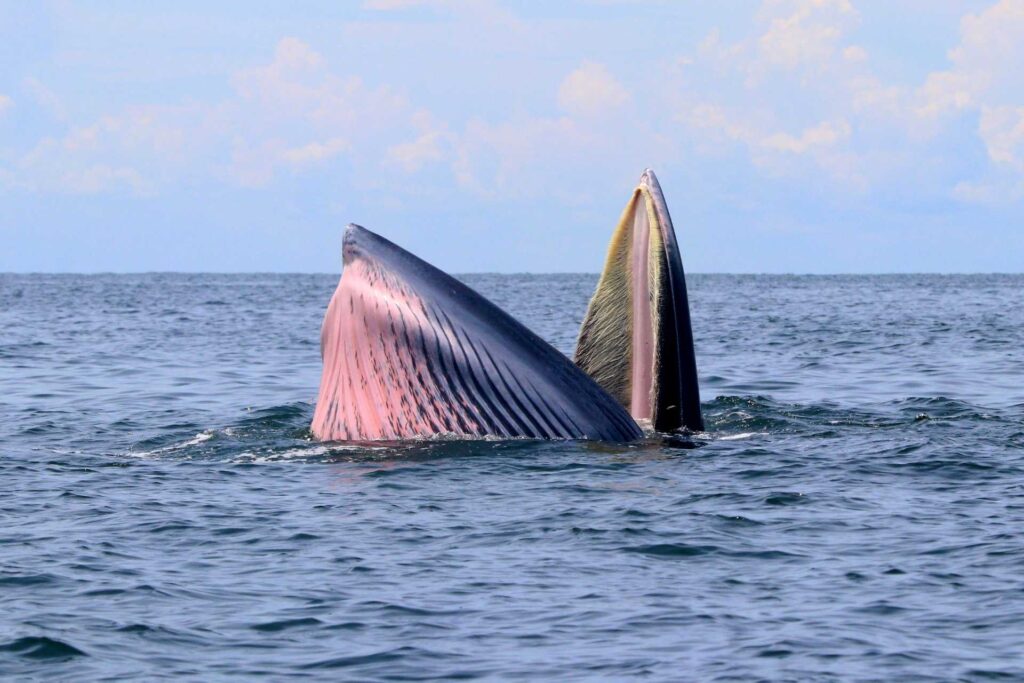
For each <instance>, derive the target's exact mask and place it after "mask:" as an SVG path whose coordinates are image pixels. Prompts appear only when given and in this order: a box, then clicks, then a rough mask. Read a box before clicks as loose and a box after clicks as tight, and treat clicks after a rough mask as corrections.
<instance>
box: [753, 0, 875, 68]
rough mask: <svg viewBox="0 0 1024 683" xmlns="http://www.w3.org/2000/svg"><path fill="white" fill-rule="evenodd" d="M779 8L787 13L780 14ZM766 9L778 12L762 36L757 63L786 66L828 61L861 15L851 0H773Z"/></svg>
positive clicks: (812, 64) (805, 65) (769, 12)
mask: <svg viewBox="0 0 1024 683" xmlns="http://www.w3.org/2000/svg"><path fill="white" fill-rule="evenodd" d="M779 12H786V14H785V15H784V16H777V15H778V13H779ZM762 13H763V14H767V15H775V16H772V18H771V19H770V20H769V25H768V29H767V30H766V31H765V32H764V33H763V34H762V35H761V36H760V38H758V41H757V45H758V54H759V57H760V59H759V60H758V61H757V62H755V65H764V64H771V65H774V66H778V67H781V68H784V69H796V68H798V67H807V66H811V67H819V66H821V65H823V64H825V63H827V62H828V61H829V60H830V59H832V58H833V56H834V55H835V53H836V52H837V50H838V49H839V42H840V39H841V38H842V35H843V30H844V29H845V28H846V27H847V26H848V25H849V24H850V23H851V22H853V21H855V20H856V17H857V14H856V12H855V11H854V9H853V6H852V5H851V4H850V3H849V2H848V0H799V1H797V2H792V1H779V0H770V1H769V2H766V3H765V6H764V8H763V9H762Z"/></svg>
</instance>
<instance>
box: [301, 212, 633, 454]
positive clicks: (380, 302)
mask: <svg viewBox="0 0 1024 683" xmlns="http://www.w3.org/2000/svg"><path fill="white" fill-rule="evenodd" d="M343 254H344V272H343V274H342V276H341V280H340V281H339V283H338V287H337V289H336V291H335V292H334V296H333V297H332V298H331V302H330V304H329V306H328V309H327V314H326V316H325V317H324V323H323V328H322V331H321V354H322V356H323V375H322V377H321V382H320V393H319V396H318V398H317V405H316V411H315V413H314V416H313V424H312V432H313V436H314V437H316V438H317V439H320V440H322V441H397V440H405V439H415V438H432V437H433V438H436V437H442V436H443V437H447V438H451V437H462V438H509V439H511V438H543V439H594V440H602V441H629V440H632V439H636V438H640V437H641V436H642V432H641V430H640V428H639V427H638V426H637V424H636V423H635V422H634V421H633V419H632V418H630V416H629V414H628V412H626V410H624V409H623V408H622V407H621V406H620V405H619V404H618V403H617V402H616V401H615V399H613V398H612V397H611V396H609V395H608V394H607V393H606V392H605V391H604V390H603V389H601V387H600V386H598V384H597V383H596V382H594V380H592V379H591V378H590V377H588V376H587V375H586V374H584V373H583V372H582V371H580V370H579V369H578V368H577V367H576V366H575V365H573V363H572V362H571V361H570V360H569V359H568V358H566V357H565V356H563V355H562V354H561V353H559V352H558V351H557V350H555V349H554V348H553V347H552V346H550V345H549V344H548V343H547V342H545V341H544V340H542V339H541V338H540V337H538V336H537V335H535V334H534V333H532V332H530V331H529V330H528V329H527V328H526V327H524V326H523V325H522V324H520V323H519V322H518V321H516V320H515V319H514V318H512V317H511V316H510V315H508V314H507V313H505V312H504V311H502V310H501V309H499V308H498V307H497V306H495V305H494V304H492V303H491V302H489V301H487V300H486V299H484V298H483V297H482V296H480V295H479V294H477V293H476V292H474V291H473V290H472V289H470V288H469V287H467V286H466V285H464V284H462V283H461V282H459V281H458V280H456V279H455V278H452V277H451V276H449V275H447V274H445V273H443V272H441V271H440V270H438V269H437V268H434V267H433V266H431V265H430V264H428V263H427V262H425V261H423V260H421V259H419V258H417V257H415V256H413V255H412V254H410V253H409V252H407V251H405V250H403V249H401V248H399V247H398V246H396V245H394V244H392V243H391V242H389V241H388V240H386V239H384V238H382V237H380V236H378V235H375V234H374V233H372V232H370V231H369V230H366V229H365V228H361V227H359V226H355V225H352V226H349V227H348V229H347V230H346V232H345V239H344V248H343Z"/></svg>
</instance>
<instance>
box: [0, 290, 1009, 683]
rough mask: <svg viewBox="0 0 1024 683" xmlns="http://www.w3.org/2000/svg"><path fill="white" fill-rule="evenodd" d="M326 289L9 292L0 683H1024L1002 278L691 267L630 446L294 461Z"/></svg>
mask: <svg viewBox="0 0 1024 683" xmlns="http://www.w3.org/2000/svg"><path fill="white" fill-rule="evenodd" d="M466 280H467V282H469V284H470V285H471V286H473V287H476V288H477V289H479V290H480V291H481V292H482V293H483V294H484V295H486V296H488V297H490V298H492V299H493V300H494V301H495V302H496V303H497V304H498V305H499V306H501V307H503V308H505V309H506V310H508V311H510V312H511V313H512V314H513V315H515V316H516V317H518V318H519V319H520V320H522V321H523V322H524V323H526V325H527V326H529V327H530V328H532V329H533V330H535V331H537V332H538V333H539V334H540V335H541V336H543V337H545V338H546V339H548V340H549V341H551V342H552V343H553V344H555V345H556V346H557V347H558V348H560V349H561V350H563V351H565V352H567V353H570V352H571V350H572V347H573V343H574V339H575V334H576V330H577V327H578V325H579V321H580V319H581V317H582V314H583V311H584V308H585V306H586V302H587V298H588V296H589V294H590V292H591V291H592V288H593V285H594V282H595V277H594V276H575V275H555V276H469V277H467V278H466ZM335 283H336V277H334V276H297V275H296V276H272V275H240V276H217V275H140V276H11V275H0V675H4V676H7V677H10V678H16V679H38V680H54V679H59V680H104V679H106V680H114V679H123V678H136V679H140V680H152V679H155V678H161V677H178V678H187V679H193V680H219V679H229V678H235V679H253V678H258V677H266V678H269V679H274V680H277V679H283V678H290V677H297V678H308V679H323V680H397V681H402V680H430V679H440V678H446V679H448V678H461V679H477V678H479V679H487V678H500V679H521V680H577V679H579V680H590V679H601V680H624V679H630V678H633V677H637V678H644V677H646V678H648V679H651V680H701V681H713V680H730V681H732V680H750V679H770V680H799V681H805V680H809V681H816V680H820V681H829V680H843V681H846V680H897V679H904V680H905V679H911V680H951V679H965V680H982V679H986V678H1006V679H1009V680H1020V679H1022V678H1024V352H1022V349H1024V296H1022V295H1024V277H1019V276H949V277H946V276H894V277H887V276H886V277H786V276H778V277H746V276H743V277H741V276H693V277H691V278H690V294H691V301H692V306H693V315H694V333H695V337H696V340H697V357H698V364H699V368H700V373H701V391H702V395H703V399H704V410H705V415H706V418H707V423H708V431H707V433H705V434H700V435H697V436H696V437H695V438H692V439H680V438H664V437H657V438H650V439H649V440H647V441H645V442H642V443H637V444H633V445H625V446H624V445H613V444H599V443H559V442H549V443H545V442H506V443H493V442H477V443H422V444H406V445H401V446H393V447H392V446H387V447H385V446H381V447H376V448H366V447H356V446H344V445H322V444H318V443H315V442H312V441H311V440H310V438H309V432H308V429H307V428H308V424H309V422H310V418H311V416H312V412H313V404H312V402H313V399H314V397H315V394H316V388H317V384H318V381H319V372H320V357H319V351H318V340H319V325H320V320H321V316H322V314H323V311H324V308H325V306H326V303H327V301H328V299H329V297H330V294H331V292H332V290H333V287H334V285H335Z"/></svg>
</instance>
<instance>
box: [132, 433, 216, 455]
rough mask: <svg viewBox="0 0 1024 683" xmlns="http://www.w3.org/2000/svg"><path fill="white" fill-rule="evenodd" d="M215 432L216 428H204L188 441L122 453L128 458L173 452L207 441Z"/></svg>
mask: <svg viewBox="0 0 1024 683" xmlns="http://www.w3.org/2000/svg"><path fill="white" fill-rule="evenodd" d="M215 433H216V430H213V429H206V430H203V431H201V432H199V433H198V434H196V435H195V436H194V437H192V438H191V439H189V440H188V441H182V442H181V443H172V444H170V445H169V446H161V447H160V448H154V449H153V450H151V451H134V450H129V451H128V452H127V453H125V454H124V455H126V456H128V457H130V458H152V457H154V456H157V455H163V454H164V453H174V452H175V451H180V450H183V449H185V448H189V447H190V446H198V445H199V444H201V443H203V442H204V441H209V440H210V439H212V438H213V436H214V434H215Z"/></svg>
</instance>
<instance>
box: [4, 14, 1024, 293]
mask: <svg viewBox="0 0 1024 683" xmlns="http://www.w3.org/2000/svg"><path fill="white" fill-rule="evenodd" d="M1021 65H1024V0H1000V1H998V2H993V1H992V0H987V1H984V2H975V1H973V0H963V1H960V2H952V1H949V0H927V1H926V0H903V1H902V2H883V1H882V0H877V1H875V2H857V1H856V0H766V1H764V2H737V1H725V2H715V3H696V2H668V1H666V2H656V1H650V2H644V1H643V0H636V1H625V0H623V1H616V0H592V1H582V0H580V1H577V2H562V3H540V2H525V1H522V2H511V1H508V2H500V1H497V0H495V1H489V0H481V1H479V2H470V1H468V0H467V1H461V0H421V1H417V0H367V1H366V2H351V3H344V2H340V3H339V2H324V3H319V4H317V3H313V2H308V3H300V4H295V3H280V2H276V3H270V2H264V3H261V2H251V1H250V2H244V3H243V2H238V3H212V2H175V3H138V2H117V1H104V2H54V3H45V2H40V3H25V2H19V1H14V0H11V1H10V2H2V1H0V241H2V242H0V271H84V272H94V271H149V270H176V271H303V272H337V271H338V270H339V268H340V262H339V261H340V239H341V232H342V228H343V227H344V225H345V224H346V223H348V222H350V221H352V222H358V223H360V224H362V225H365V226H366V227H368V228H370V229H372V230H375V231H377V232H380V233H381V234H383V235H385V236H387V237H389V238H391V239H393V240H395V241H396V242H398V243H399V244H401V245H403V246H405V247H406V248H408V249H410V250H412V251H413V252H415V253H417V254H419V255H421V256H423V257H424V258H427V259H428V260H430V261H432V262H434V263H435V264H436V265H438V266H440V267H442V268H444V269H446V270H450V271H453V272H477V271H499V272H522V271H534V272H549V271H572V272H578V271H588V272H596V271H598V270H599V269H600V267H601V265H602V263H603V256H604V251H605V248H606V245H607V240H608V237H609V236H610V233H611V230H612V228H613V227H614V224H615V222H616V220H617V218H618V215H619V213H620V212H621V210H622V207H623V205H624V203H625V201H626V199H627V197H628V195H629V192H630V191H631V189H632V187H633V186H634V184H635V181H636V180H637V178H638V176H639V174H640V173H641V171H642V170H643V169H644V168H645V167H647V166H650V167H653V168H654V169H655V170H656V171H657V172H658V175H659V178H660V179H661V182H662V185H663V187H664V189H665V193H666V196H667V199H668V202H669V207H670V209H671V211H672V214H673V217H674V219H675V222H676V230H677V233H678V236H679V240H680V244H681V246H682V249H683V257H684V262H685V264H686V267H687V269H688V270H690V271H695V272H799V273H805V272H921V271H928V272H950V271H961V272H979V271H980V272H991V271H1012V272H1020V271H1022V270H1024V72H1022V69H1021Z"/></svg>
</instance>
